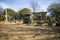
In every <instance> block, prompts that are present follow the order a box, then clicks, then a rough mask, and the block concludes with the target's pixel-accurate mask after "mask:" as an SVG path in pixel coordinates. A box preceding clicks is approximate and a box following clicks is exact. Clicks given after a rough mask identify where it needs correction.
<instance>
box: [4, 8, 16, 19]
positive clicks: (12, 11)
mask: <svg viewBox="0 0 60 40" xmlns="http://www.w3.org/2000/svg"><path fill="white" fill-rule="evenodd" d="M6 10H7V15H8V18H9V19H14V18H15V16H16V12H15V11H14V10H12V9H10V8H7V9H4V13H5V11H6Z"/></svg>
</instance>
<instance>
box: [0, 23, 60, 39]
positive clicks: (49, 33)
mask: <svg viewBox="0 0 60 40" xmlns="http://www.w3.org/2000/svg"><path fill="white" fill-rule="evenodd" d="M0 40H60V29H58V28H49V27H48V26H27V25H25V24H20V25H17V24H4V25H3V24H0Z"/></svg>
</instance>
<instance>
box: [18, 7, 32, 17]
mask: <svg viewBox="0 0 60 40" xmlns="http://www.w3.org/2000/svg"><path fill="white" fill-rule="evenodd" d="M18 13H19V15H20V16H21V17H22V18H24V17H25V15H26V14H31V10H30V9H28V8H23V9H22V10H20V11H19V12H18Z"/></svg>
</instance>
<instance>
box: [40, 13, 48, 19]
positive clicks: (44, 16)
mask: <svg viewBox="0 0 60 40" xmlns="http://www.w3.org/2000/svg"><path fill="white" fill-rule="evenodd" d="M40 13H41V15H42V19H43V20H46V14H47V12H40Z"/></svg>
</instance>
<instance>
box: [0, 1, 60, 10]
mask: <svg viewBox="0 0 60 40" xmlns="http://www.w3.org/2000/svg"><path fill="white" fill-rule="evenodd" d="M33 1H34V2H38V4H39V5H38V6H39V9H40V10H37V11H47V7H48V6H49V5H50V4H51V3H54V2H57V3H58V2H59V3H60V0H0V7H2V8H4V9H5V8H11V9H13V10H15V11H18V10H21V9H23V8H29V9H31V10H32V8H31V2H33Z"/></svg>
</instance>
